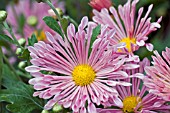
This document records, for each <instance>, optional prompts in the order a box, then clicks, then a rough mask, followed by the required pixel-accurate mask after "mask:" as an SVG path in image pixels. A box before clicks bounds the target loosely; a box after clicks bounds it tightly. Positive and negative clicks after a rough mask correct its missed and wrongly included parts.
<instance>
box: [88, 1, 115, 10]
mask: <svg viewBox="0 0 170 113" xmlns="http://www.w3.org/2000/svg"><path fill="white" fill-rule="evenodd" d="M89 5H90V6H91V7H93V8H94V9H96V10H98V11H100V10H101V9H102V8H107V9H109V7H110V6H112V2H111V0H91V1H90V3H89Z"/></svg>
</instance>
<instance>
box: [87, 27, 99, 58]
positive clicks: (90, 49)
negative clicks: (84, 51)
mask: <svg viewBox="0 0 170 113" xmlns="http://www.w3.org/2000/svg"><path fill="white" fill-rule="evenodd" d="M100 30H101V25H98V26H96V27H95V28H94V29H93V32H92V36H91V41H90V48H89V55H90V53H91V51H92V48H91V47H92V45H93V43H94V41H95V40H96V38H97V36H98V35H99V33H100Z"/></svg>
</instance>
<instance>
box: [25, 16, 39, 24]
mask: <svg viewBox="0 0 170 113" xmlns="http://www.w3.org/2000/svg"><path fill="white" fill-rule="evenodd" d="M37 23H38V19H37V17H36V16H29V17H28V18H27V24H28V25H30V26H36V25H37Z"/></svg>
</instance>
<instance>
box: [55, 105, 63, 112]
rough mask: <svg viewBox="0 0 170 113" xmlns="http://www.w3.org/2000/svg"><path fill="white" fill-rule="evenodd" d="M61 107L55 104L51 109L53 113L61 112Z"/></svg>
mask: <svg viewBox="0 0 170 113" xmlns="http://www.w3.org/2000/svg"><path fill="white" fill-rule="evenodd" d="M62 109H63V108H62V106H60V105H58V104H55V105H54V107H53V112H57V113H58V112H60V111H61V110H62Z"/></svg>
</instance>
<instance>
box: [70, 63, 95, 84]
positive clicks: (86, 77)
mask: <svg viewBox="0 0 170 113" xmlns="http://www.w3.org/2000/svg"><path fill="white" fill-rule="evenodd" d="M72 76H73V81H74V82H75V84H76V85H77V86H85V85H89V84H90V83H92V82H93V81H94V79H95V77H96V73H95V71H94V70H93V68H92V67H91V66H89V65H86V64H83V65H78V66H76V67H75V68H74V70H73V72H72Z"/></svg>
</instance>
